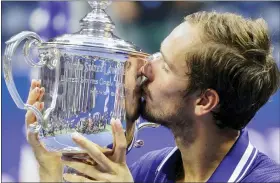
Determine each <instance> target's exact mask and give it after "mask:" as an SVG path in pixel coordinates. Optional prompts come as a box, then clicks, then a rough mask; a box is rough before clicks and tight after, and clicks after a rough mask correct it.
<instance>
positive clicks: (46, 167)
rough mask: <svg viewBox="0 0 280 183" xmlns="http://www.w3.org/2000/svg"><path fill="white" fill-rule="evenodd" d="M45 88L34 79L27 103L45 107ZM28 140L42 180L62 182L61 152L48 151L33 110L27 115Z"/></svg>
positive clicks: (40, 107) (38, 107) (41, 107)
mask: <svg viewBox="0 0 280 183" xmlns="http://www.w3.org/2000/svg"><path fill="white" fill-rule="evenodd" d="M44 93H45V89H44V88H43V87H41V82H40V81H36V80H32V83H31V87H30V91H29V95H28V99H27V103H28V104H30V105H33V106H35V107H36V108H37V109H39V110H40V111H41V110H42V109H43V108H44V103H43V102H41V99H42V97H43V95H44ZM25 124H26V134H27V141H28V143H29V144H30V146H31V148H32V150H33V153H34V155H35V158H36V160H37V162H38V164H39V173H40V181H41V182H60V181H62V168H63V167H62V163H61V160H60V159H61V154H59V153H54V152H48V151H47V150H46V149H45V148H44V146H43V144H41V143H40V141H39V139H38V130H36V116H35V115H34V114H33V112H32V111H27V113H26V115H25Z"/></svg>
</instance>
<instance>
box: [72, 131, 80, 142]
mask: <svg viewBox="0 0 280 183" xmlns="http://www.w3.org/2000/svg"><path fill="white" fill-rule="evenodd" d="M71 137H72V139H73V140H75V141H80V140H81V139H82V135H81V134H79V133H78V132H73V133H72V134H71Z"/></svg>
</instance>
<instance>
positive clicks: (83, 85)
mask: <svg viewBox="0 0 280 183" xmlns="http://www.w3.org/2000/svg"><path fill="white" fill-rule="evenodd" d="M88 3H89V4H90V6H91V7H92V9H93V10H92V11H91V12H90V13H88V14H87V16H86V17H84V18H83V19H82V20H80V26H81V30H80V31H79V32H77V33H74V34H65V35H62V36H59V37H56V38H53V39H51V40H49V41H47V42H43V41H42V40H41V38H40V37H39V35H37V34H36V33H34V32H29V31H24V32H21V33H19V34H17V35H15V36H13V37H12V38H11V39H9V40H8V41H7V42H6V44H7V47H6V49H5V55H4V60H3V69H4V78H5V81H6V84H7V87H8V90H9V92H10V94H11V96H12V98H13V100H14V102H15V103H16V105H17V107H18V108H20V109H25V110H31V111H32V112H33V113H34V114H35V115H36V117H37V121H38V125H37V126H36V127H37V128H39V139H40V141H41V142H43V143H44V145H45V147H46V149H47V150H49V151H59V152H63V153H81V152H82V150H81V149H80V148H79V147H78V146H77V145H76V144H75V143H74V142H73V141H72V139H71V134H72V133H73V132H75V131H76V132H79V133H80V134H82V135H84V136H85V137H87V138H88V139H90V140H92V141H93V142H94V143H96V144H98V145H100V146H101V147H107V146H108V145H110V144H112V143H113V137H112V130H111V125H110V119H111V118H118V119H120V120H121V122H122V125H123V127H124V128H125V129H124V130H126V137H127V144H128V147H127V149H128V151H129V150H130V149H131V148H132V147H133V144H134V142H135V140H136V138H137V131H138V130H139V129H141V128H142V127H146V126H149V127H156V126H157V125H155V124H153V123H138V122H137V118H138V116H137V115H136V112H137V110H138V107H139V101H140V97H141V96H139V95H135V92H136V91H137V90H139V88H138V87H139V86H138V85H137V80H140V79H139V77H138V76H137V70H138V69H139V68H140V67H141V66H142V65H143V64H144V61H143V58H144V57H146V56H147V54H145V53H143V52H141V51H140V50H139V49H138V48H136V47H135V46H134V45H132V44H131V43H129V42H126V41H124V40H122V39H120V38H118V37H116V36H115V35H113V33H112V31H113V29H114V27H115V26H114V24H113V23H112V21H111V19H110V17H109V16H108V15H107V14H106V13H105V11H104V9H105V8H106V7H107V6H108V5H109V4H110V2H108V1H89V2H88ZM24 40H26V42H25V44H24V46H23V53H24V58H25V61H26V62H27V63H28V64H29V65H30V66H32V67H34V68H37V69H38V68H39V79H40V80H41V85H42V86H43V87H44V88H45V94H44V97H43V99H42V101H43V102H44V109H43V111H39V110H38V109H37V108H35V107H34V106H32V105H28V104H25V103H24V102H23V100H22V99H21V97H20V96H19V93H18V91H17V90H16V86H15V83H14V80H13V76H12V62H20V61H21V60H13V55H14V52H15V50H16V49H17V47H18V46H19V45H20V44H21V42H22V41H24ZM34 48H35V49H37V50H38V53H39V56H38V57H39V58H37V59H33V58H32V57H31V53H30V52H31V50H32V49H34ZM128 58H129V59H128ZM37 60H38V61H37ZM128 60H129V61H128ZM137 77H138V78H137ZM140 77H141V76H140ZM135 121H136V122H135Z"/></svg>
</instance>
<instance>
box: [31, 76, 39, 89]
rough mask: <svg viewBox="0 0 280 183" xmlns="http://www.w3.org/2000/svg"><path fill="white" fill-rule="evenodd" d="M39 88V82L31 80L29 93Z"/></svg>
mask: <svg viewBox="0 0 280 183" xmlns="http://www.w3.org/2000/svg"><path fill="white" fill-rule="evenodd" d="M40 86H41V80H36V79H32V81H31V85H30V91H31V90H33V89H34V88H36V87H40Z"/></svg>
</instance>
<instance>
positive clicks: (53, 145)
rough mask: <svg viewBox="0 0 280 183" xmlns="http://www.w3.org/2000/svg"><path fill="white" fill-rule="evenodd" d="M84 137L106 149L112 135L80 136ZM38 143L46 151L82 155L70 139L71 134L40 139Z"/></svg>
mask: <svg viewBox="0 0 280 183" xmlns="http://www.w3.org/2000/svg"><path fill="white" fill-rule="evenodd" d="M82 135H83V136H84V137H86V138H87V139H89V140H90V141H92V142H93V143H95V144H97V145H99V146H100V147H103V148H107V147H108V146H110V145H111V144H112V143H113V136H112V133H111V132H109V131H104V132H100V133H96V134H82ZM40 141H41V142H42V143H43V144H44V146H45V148H46V149H47V150H48V151H52V152H61V153H83V152H84V150H83V149H81V148H80V147H79V146H78V145H77V144H76V143H75V142H74V141H73V140H72V137H71V133H68V134H57V135H55V136H48V137H41V138H40Z"/></svg>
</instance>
